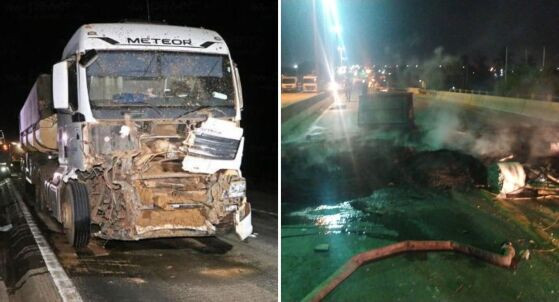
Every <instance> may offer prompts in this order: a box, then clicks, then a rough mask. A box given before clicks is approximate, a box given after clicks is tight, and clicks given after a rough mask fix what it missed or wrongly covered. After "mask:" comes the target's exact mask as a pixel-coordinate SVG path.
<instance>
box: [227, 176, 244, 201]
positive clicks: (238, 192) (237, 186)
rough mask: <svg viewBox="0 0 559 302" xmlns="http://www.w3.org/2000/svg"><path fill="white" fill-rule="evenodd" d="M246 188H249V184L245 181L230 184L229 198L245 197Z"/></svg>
mask: <svg viewBox="0 0 559 302" xmlns="http://www.w3.org/2000/svg"><path fill="white" fill-rule="evenodd" d="M246 188H247V183H246V181H245V180H244V179H243V180H237V181H233V182H231V184H229V190H228V191H227V196H228V197H229V198H235V197H244V196H245V192H246Z"/></svg>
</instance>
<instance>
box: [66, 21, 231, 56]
mask: <svg viewBox="0 0 559 302" xmlns="http://www.w3.org/2000/svg"><path fill="white" fill-rule="evenodd" d="M89 49H95V50H163V51H185V52H198V53H213V54H229V49H228V48H227V45H226V44H225V41H223V38H221V36H220V35H219V34H218V33H217V32H215V31H213V30H208V29H203V28H193V27H183V26H172V25H160V24H149V23H102V24H85V25H82V26H81V27H80V28H79V29H78V30H77V31H76V32H75V33H74V35H73V36H72V38H71V39H70V41H69V42H68V44H67V45H66V47H65V48H64V52H63V54H62V59H66V58H68V57H69V56H71V55H73V54H75V53H79V52H84V51H86V50H89Z"/></svg>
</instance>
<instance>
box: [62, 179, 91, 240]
mask: <svg viewBox="0 0 559 302" xmlns="http://www.w3.org/2000/svg"><path fill="white" fill-rule="evenodd" d="M90 223H91V222H90V216H89V198H88V196H87V188H86V187H85V185H84V184H82V183H79V182H77V181H69V182H68V183H67V184H66V185H65V186H64V195H63V200H62V224H63V226H64V233H65V234H66V238H68V242H69V243H70V244H71V245H72V246H73V247H75V248H80V247H84V246H86V245H87V243H88V242H89V236H90Z"/></svg>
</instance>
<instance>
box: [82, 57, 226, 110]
mask: <svg viewBox="0 0 559 302" xmlns="http://www.w3.org/2000/svg"><path fill="white" fill-rule="evenodd" d="M86 74H87V86H88V90H89V99H90V102H91V106H92V107H94V108H101V107H102V108H107V107H122V106H128V107H134V106H140V107H141V106H144V105H147V106H151V107H153V106H156V107H159V108H160V112H162V111H161V110H163V109H165V108H166V107H168V108H177V107H182V108H197V107H208V106H216V107H227V106H231V107H233V106H234V98H235V94H234V88H233V79H232V70H231V64H230V62H229V58H228V57H227V56H226V55H213V54H197V53H179V52H157V51H110V52H109V51H105V52H99V53H98V57H97V59H96V60H95V61H94V62H93V63H92V64H91V65H90V66H89V67H87V71H86Z"/></svg>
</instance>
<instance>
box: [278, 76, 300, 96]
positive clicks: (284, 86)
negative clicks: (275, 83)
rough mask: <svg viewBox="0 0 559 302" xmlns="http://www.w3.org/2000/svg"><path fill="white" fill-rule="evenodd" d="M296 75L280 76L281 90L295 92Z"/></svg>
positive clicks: (297, 89) (296, 86)
mask: <svg viewBox="0 0 559 302" xmlns="http://www.w3.org/2000/svg"><path fill="white" fill-rule="evenodd" d="M298 82H299V81H298V79H297V77H296V76H283V75H282V76H281V92H297V91H299V86H298V85H299V84H298Z"/></svg>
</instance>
